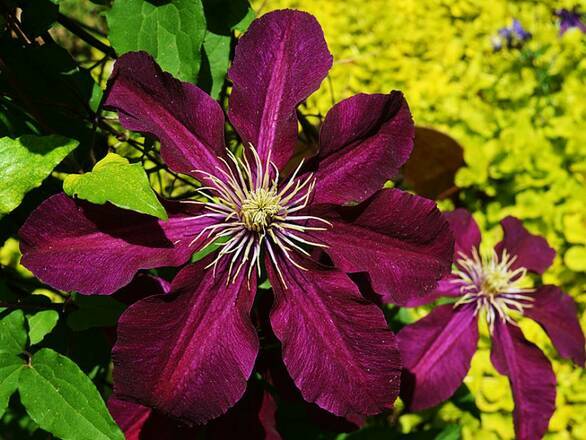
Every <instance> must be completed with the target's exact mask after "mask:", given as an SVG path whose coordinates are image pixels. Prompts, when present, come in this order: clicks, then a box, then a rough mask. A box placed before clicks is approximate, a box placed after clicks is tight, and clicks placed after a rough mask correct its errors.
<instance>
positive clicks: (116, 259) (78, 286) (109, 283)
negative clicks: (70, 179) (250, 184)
mask: <svg viewBox="0 0 586 440" xmlns="http://www.w3.org/2000/svg"><path fill="white" fill-rule="evenodd" d="M193 206H194V205H186V204H182V203H166V208H167V212H168V214H169V220H167V221H162V220H157V219H156V218H154V217H151V216H148V215H144V214H138V213H135V212H132V211H127V210H124V209H120V208H116V207H114V206H112V205H103V206H100V205H93V204H91V203H87V202H83V201H76V200H73V199H70V198H69V197H67V196H66V195H65V194H57V195H54V196H52V197H50V198H49V199H47V200H45V201H44V202H43V203H42V204H41V205H40V206H39V207H38V208H37V209H35V210H34V211H33V212H32V214H31V215H30V216H29V218H28V219H27V221H26V222H25V224H24V225H23V226H22V228H21V229H20V231H19V236H20V238H21V244H20V246H21V251H22V253H23V258H22V264H23V265H24V266H25V267H27V268H28V269H30V270H31V271H32V272H33V273H34V274H35V276H37V277H38V278H39V279H41V280H42V281H43V282H45V283H47V284H49V285H51V286H53V287H55V288H56V289H60V290H76V291H78V292H81V293H86V294H109V293H112V292H114V291H116V290H118V289H119V288H121V287H122V286H124V285H126V284H128V283H129V282H130V281H131V280H132V278H133V277H134V275H135V273H136V272H137V271H138V270H140V269H150V268H154V267H161V266H179V265H181V264H183V263H185V262H186V261H187V260H188V259H189V257H190V256H191V255H192V253H193V252H195V251H197V249H198V247H197V243H194V246H192V247H190V246H189V244H190V242H191V240H192V239H193V238H194V237H195V236H196V235H197V234H198V233H199V231H200V230H201V229H202V228H203V227H205V226H206V225H208V224H209V223H210V221H209V219H207V218H204V219H201V218H200V219H194V218H193V217H194V215H197V214H198V213H199V210H200V208H199V207H198V208H193Z"/></svg>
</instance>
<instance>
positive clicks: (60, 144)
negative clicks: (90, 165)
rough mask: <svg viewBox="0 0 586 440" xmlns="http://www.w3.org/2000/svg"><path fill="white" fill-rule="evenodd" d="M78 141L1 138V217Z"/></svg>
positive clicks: (43, 178) (47, 138) (63, 138)
mask: <svg viewBox="0 0 586 440" xmlns="http://www.w3.org/2000/svg"><path fill="white" fill-rule="evenodd" d="M77 145H78V142H77V141H75V140H73V139H68V138H65V137H63V136H57V135H51V136H34V135H26V136H21V137H19V138H18V139H11V138H8V137H4V138H1V139H0V182H2V184H1V185H0V217H2V216H3V215H5V214H8V213H9V212H10V211H12V210H13V209H14V208H16V207H17V206H18V205H19V204H20V202H22V199H23V197H24V195H25V194H26V193H27V192H28V191H30V190H31V189H33V188H37V187H38V186H40V185H41V183H42V182H43V180H45V179H46V178H47V176H49V175H50V174H51V171H53V168H55V167H56V166H57V165H59V163H60V162H61V161H62V160H63V159H64V158H65V156H67V155H68V154H69V153H71V152H72V151H73V150H74V149H75V147H77Z"/></svg>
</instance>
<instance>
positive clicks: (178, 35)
mask: <svg viewBox="0 0 586 440" xmlns="http://www.w3.org/2000/svg"><path fill="white" fill-rule="evenodd" d="M106 18H107V20H108V27H109V28H110V41H111V43H112V46H114V48H115V49H116V51H117V52H118V53H119V54H122V53H125V52H130V51H137V50H144V51H146V52H148V53H150V54H151V55H152V56H153V57H154V58H155V59H156V60H157V62H158V63H159V65H160V66H161V67H162V68H163V70H166V71H167V72H169V73H171V74H172V75H173V76H175V77H177V78H180V79H182V80H184V81H190V82H195V80H196V78H197V72H198V71H199V64H200V59H201V56H200V49H201V45H202V43H203V39H204V35H205V30H206V21H205V17H204V13H203V6H202V4H201V1H200V0H170V1H164V2H154V1H149V0H116V1H115V2H114V5H113V6H112V9H111V10H110V11H108V12H107V13H106Z"/></svg>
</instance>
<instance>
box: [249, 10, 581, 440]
mask: <svg viewBox="0 0 586 440" xmlns="http://www.w3.org/2000/svg"><path fill="white" fill-rule="evenodd" d="M574 4H578V5H579V6H581V9H582V11H585V10H586V1H584V0H582V1H580V0H575V1H558V2H554V1H549V0H546V1H507V0H491V1H478V0H452V1H448V0H443V1H442V0H401V1H399V0H395V1H391V0H368V1H365V0H343V1H340V0H319V1H317V0H268V1H262V0H258V1H256V2H254V5H255V6H256V7H257V8H260V7H261V6H262V8H261V11H260V13H263V12H266V11H268V10H270V9H278V8H283V7H289V8H296V9H302V10H306V11H308V12H311V13H312V14H314V15H315V16H316V17H317V18H318V20H319V21H320V23H321V25H322V26H323V28H324V31H325V34H326V39H327V40H328V43H329V47H330V50H331V51H332V53H333V54H334V58H335V65H334V68H333V69H332V71H331V73H330V76H329V80H328V81H325V82H324V83H323V85H322V87H321V89H320V90H319V92H318V93H317V94H316V95H314V96H313V97H312V98H311V99H310V101H309V103H308V105H309V109H310V111H311V112H319V113H321V114H324V113H325V112H326V111H327V109H328V108H329V107H331V105H332V101H333V100H335V101H339V100H341V99H343V98H346V97H348V96H350V95H352V94H354V93H358V92H387V91H389V90H390V89H400V90H402V91H403V92H404V93H405V95H406V97H407V100H408V102H409V104H410V105H411V108H412V111H413V114H414V117H415V120H416V122H417V123H418V124H419V125H429V126H433V127H436V128H438V129H441V130H443V131H445V132H446V133H448V134H450V135H451V136H453V137H454V138H455V139H457V140H458V141H459V142H460V143H461V144H462V146H463V147H464V150H465V159H466V162H467V167H466V168H464V169H462V170H461V171H460V172H459V173H458V175H457V183H458V185H459V186H460V187H462V188H463V191H462V193H461V197H462V201H463V202H464V203H465V205H466V206H468V207H469V208H470V209H471V210H472V211H473V212H474V214H475V217H476V218H477V219H478V220H479V222H480V223H481V225H482V227H483V230H484V231H486V235H487V238H489V239H491V240H492V242H494V241H495V240H497V239H498V235H499V234H500V231H499V228H498V221H499V220H500V219H501V218H503V217H504V216H506V215H509V214H511V215H515V216H517V217H520V218H521V219H523V221H524V222H525V224H526V225H527V227H528V228H529V229H531V230H532V231H534V232H537V233H540V234H543V235H545V236H546V237H547V239H548V240H549V242H550V244H551V245H552V246H553V247H554V248H555V249H556V250H557V252H558V257H557V258H556V261H555V264H554V267H553V268H552V269H550V270H549V271H548V272H547V273H546V274H545V276H544V281H545V282H547V283H555V284H559V285H561V286H563V288H564V289H565V290H566V291H568V292H569V293H570V294H571V295H572V296H573V297H574V298H575V299H576V301H577V302H578V303H579V307H580V310H581V312H583V311H584V309H585V308H586V291H585V290H584V285H585V281H586V274H585V272H586V207H585V204H586V186H585V178H586V83H585V82H586V80H585V79H586V35H583V34H582V33H580V32H579V31H577V30H573V31H569V32H567V33H566V34H565V35H564V36H563V37H561V38H560V37H559V35H558V30H557V29H558V28H557V23H556V18H555V17H554V15H553V11H554V10H555V9H556V8H561V7H566V8H571V7H572V6H573V5H574ZM513 18H517V19H518V20H520V22H521V23H522V25H523V26H524V28H525V29H526V30H528V31H529V32H531V33H532V34H533V38H532V39H531V40H530V41H529V42H528V43H527V44H526V45H525V46H524V48H523V49H522V50H517V49H514V50H506V49H505V50H502V51H500V52H494V51H493V50H492V47H491V37H492V36H493V35H495V34H496V33H497V31H498V29H499V28H500V27H503V26H508V25H510V24H511V21H512V19H513ZM581 322H582V325H583V327H586V317H584V314H583V313H582V317H581ZM521 326H522V328H523V330H524V331H525V333H526V335H527V337H528V338H529V339H531V340H532V341H534V342H536V343H537V344H538V345H539V346H540V347H542V348H543V349H544V351H545V352H546V353H547V355H548V356H549V357H550V358H551V359H552V360H553V364H554V369H555V371H556V374H557V376H558V408H557V410H556V413H555V414H554V416H553V418H552V421H551V423H550V434H548V435H551V436H552V437H555V438H561V439H565V438H576V439H579V438H581V439H584V438H586V416H585V414H586V375H585V374H584V373H583V370H580V369H577V368H575V367H573V366H572V365H571V364H570V363H569V362H567V361H563V360H560V359H559V358H558V357H557V355H556V353H555V351H554V349H553V348H552V347H551V345H550V343H549V342H548V340H547V337H546V336H545V334H544V332H543V331H542V330H541V329H540V328H539V327H538V326H537V325H535V324H533V323H532V322H525V321H523V322H522V323H521ZM488 347H489V344H488V339H487V337H486V334H485V335H484V336H483V338H482V340H481V343H480V350H479V352H478V353H477V355H476V356H475V358H474V360H473V367H472V370H471V372H470V374H469V375H468V377H467V379H466V383H467V385H468V386H469V387H470V389H471V390H472V391H473V393H474V395H475V397H476V402H477V405H478V406H479V408H480V409H481V411H482V413H483V415H482V420H481V422H480V423H479V422H478V421H476V420H475V419H473V418H472V417H471V416H470V415H468V414H463V413H462V412H460V411H459V410H457V409H456V408H455V407H454V406H453V405H451V404H448V405H445V406H444V407H443V408H442V409H441V411H440V412H439V414H438V415H437V416H435V417H439V418H441V419H443V420H453V421H458V422H461V423H463V425H464V428H463V432H464V437H465V438H472V437H475V438H482V439H492V438H512V437H513V426H512V420H511V415H510V413H511V410H512V407H513V403H512V399H511V395H510V391H509V389H508V384H507V381H506V378H504V377H502V376H499V375H498V374H497V373H496V372H495V371H494V369H493V368H492V366H491V364H490V362H489V360H488V356H489V351H488ZM418 423H433V420H430V417H429V416H426V415H416V416H413V415H408V416H403V417H402V418H401V426H402V427H403V429H404V430H406V431H408V430H409V429H411V427H413V426H415V425H416V424H418ZM479 436H480V437H479Z"/></svg>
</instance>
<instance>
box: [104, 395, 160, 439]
mask: <svg viewBox="0 0 586 440" xmlns="http://www.w3.org/2000/svg"><path fill="white" fill-rule="evenodd" d="M108 409H109V410H110V414H112V417H113V418H114V420H115V421H116V424H117V425H118V426H120V429H122V432H124V437H125V438H126V440H139V439H140V433H141V431H142V428H143V426H144V424H145V423H146V421H147V420H148V418H149V417H150V415H151V412H152V411H151V409H150V408H147V407H146V406H142V405H139V404H137V403H132V402H126V401H124V400H120V399H116V398H115V397H110V399H108Z"/></svg>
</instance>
